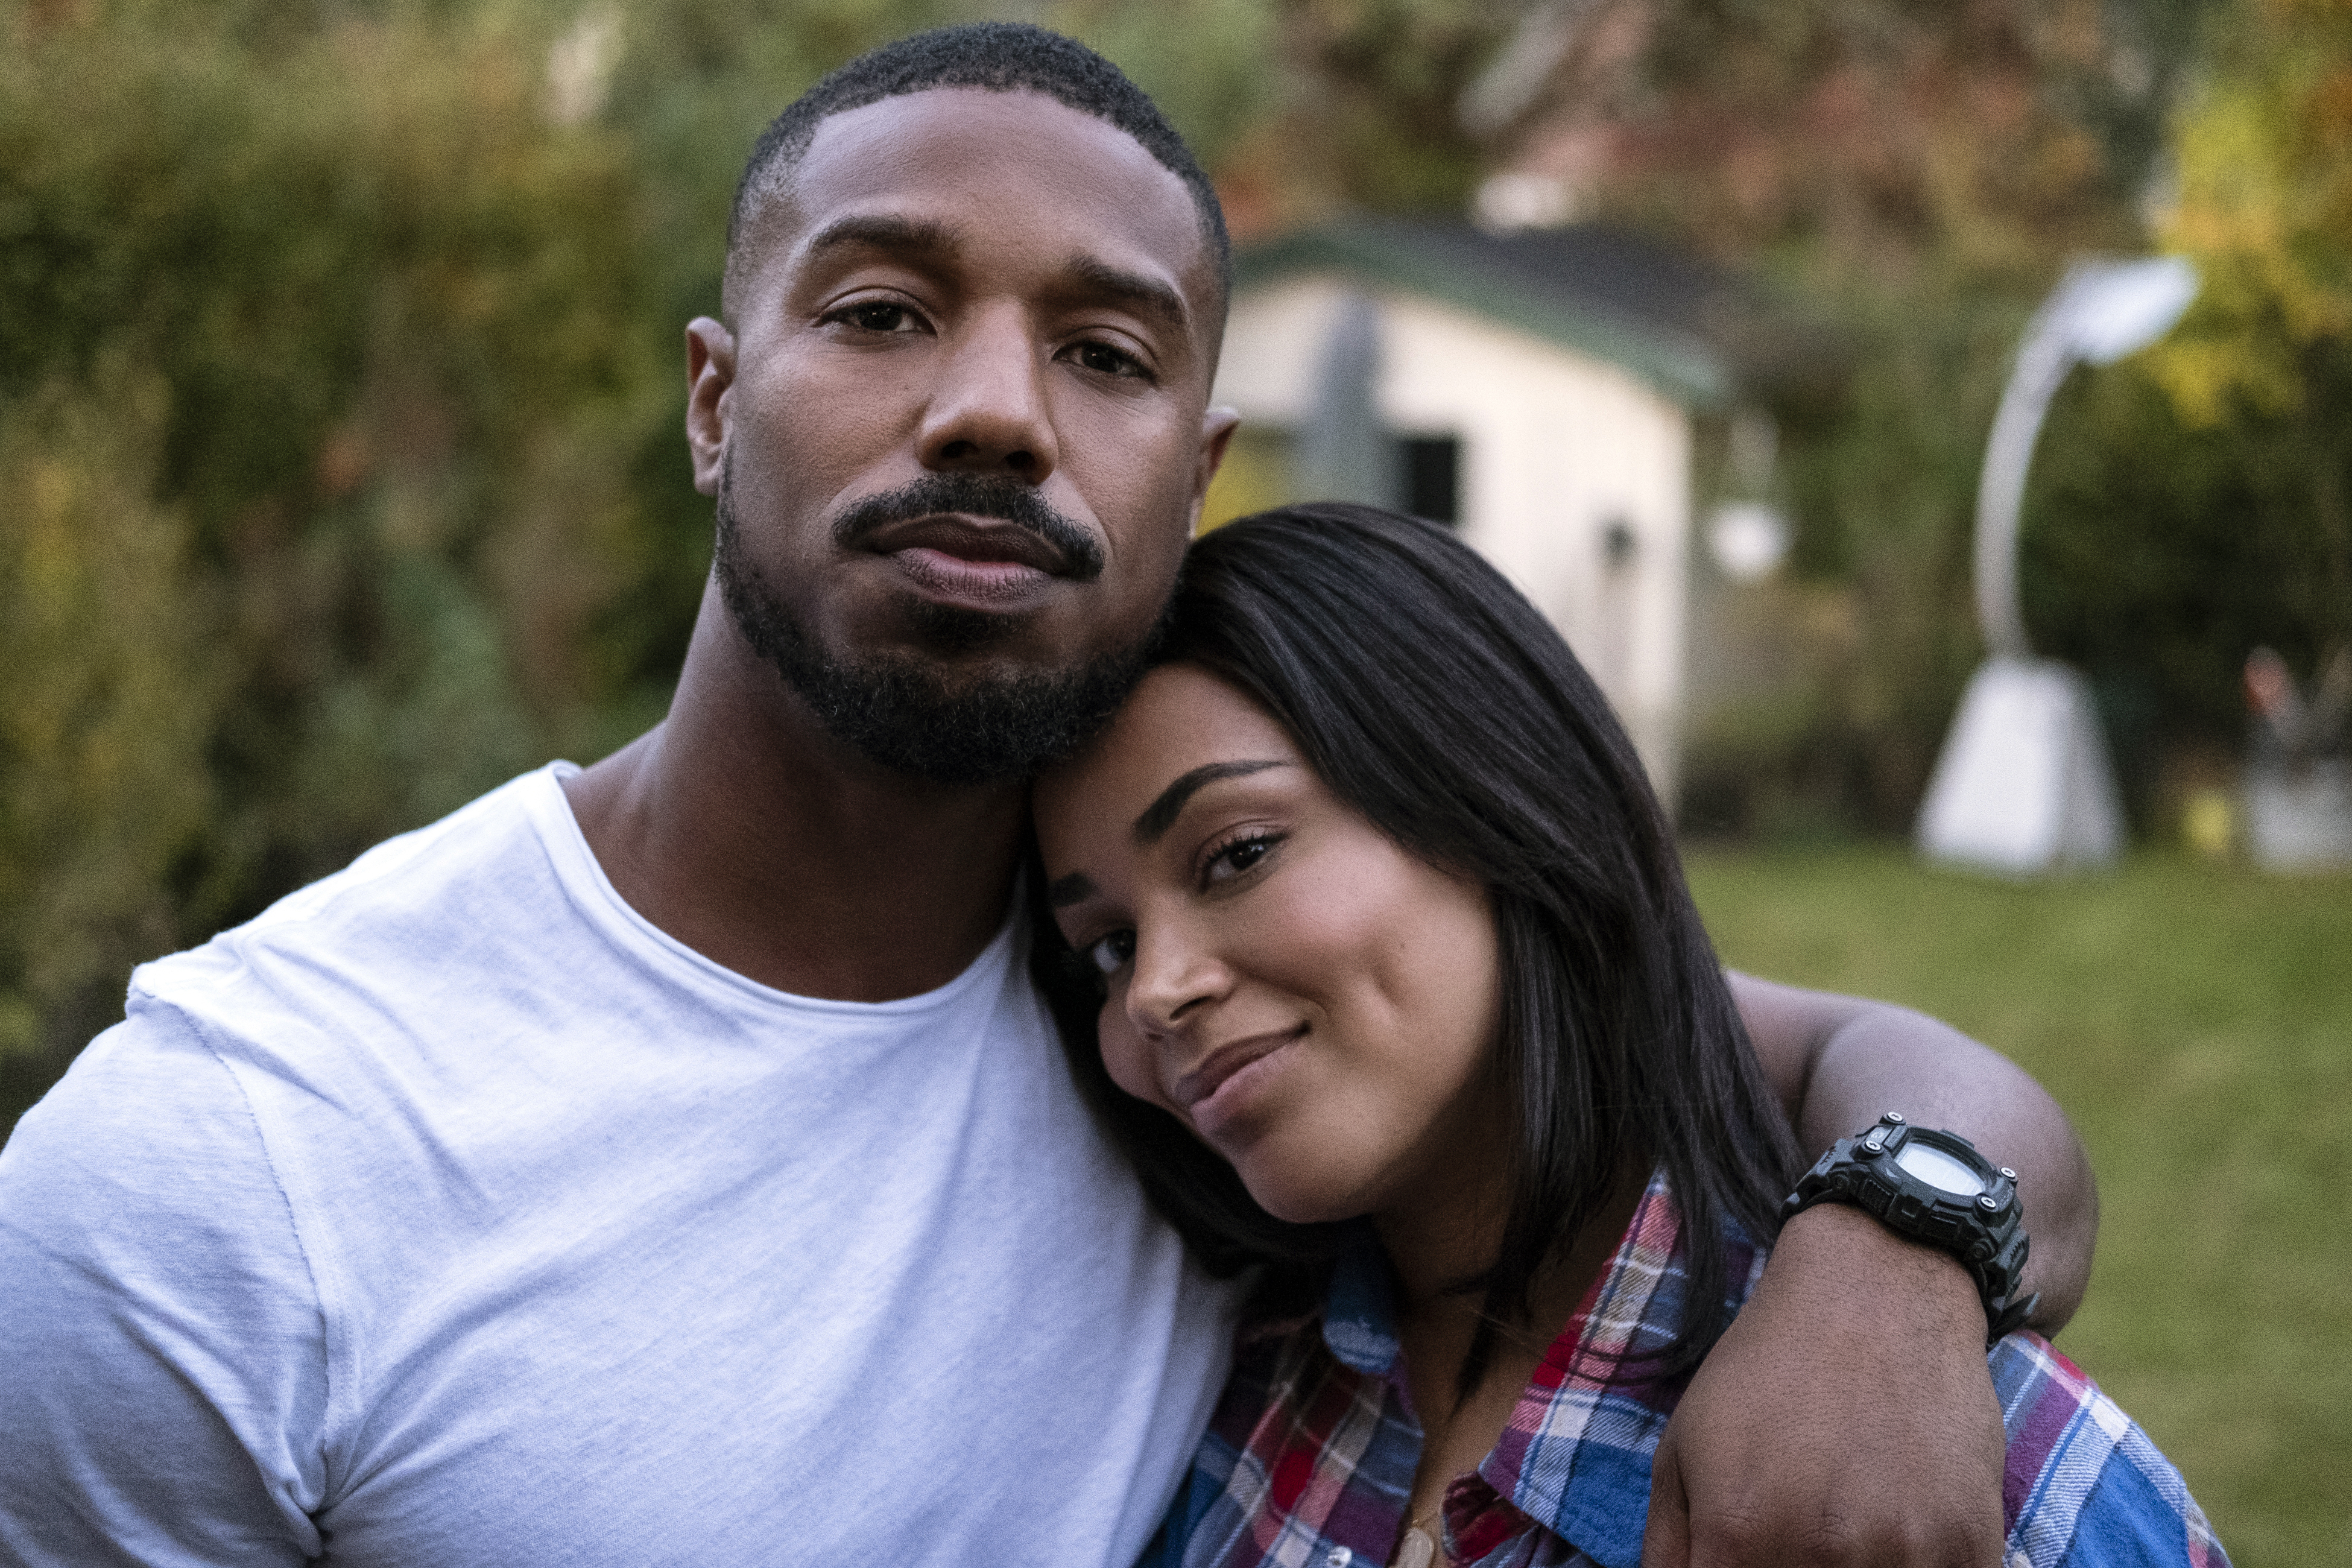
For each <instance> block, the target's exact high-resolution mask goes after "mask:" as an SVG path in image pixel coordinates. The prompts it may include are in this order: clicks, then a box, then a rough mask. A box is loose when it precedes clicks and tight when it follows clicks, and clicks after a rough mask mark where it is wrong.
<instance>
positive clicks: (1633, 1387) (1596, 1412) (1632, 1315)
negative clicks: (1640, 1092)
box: [1323, 1171, 1764, 1568]
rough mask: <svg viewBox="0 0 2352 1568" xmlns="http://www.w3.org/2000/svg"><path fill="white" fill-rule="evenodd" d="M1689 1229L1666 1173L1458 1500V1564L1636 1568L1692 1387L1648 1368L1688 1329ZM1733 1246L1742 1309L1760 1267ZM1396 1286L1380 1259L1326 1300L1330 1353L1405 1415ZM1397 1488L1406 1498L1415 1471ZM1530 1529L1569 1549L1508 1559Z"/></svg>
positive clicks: (1371, 1254)
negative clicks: (1670, 1428)
mask: <svg viewBox="0 0 2352 1568" xmlns="http://www.w3.org/2000/svg"><path fill="white" fill-rule="evenodd" d="M1681 1229H1682V1222H1681V1216H1680V1214H1679V1211H1678V1210H1677V1209H1676V1208H1675V1202H1674V1198H1673V1195H1672V1194H1671V1193H1670V1192H1669V1191H1668V1189H1667V1186H1666V1180H1665V1173H1664V1171H1660V1172H1658V1173H1655V1174H1654V1175H1653V1176H1652V1177H1651V1178H1650V1183H1649V1185H1648V1187H1647V1188H1646V1189H1645V1190H1644V1191H1643V1194H1642V1199H1641V1202H1640V1204H1639V1205H1637V1206H1636V1207H1635V1209H1634V1211H1633V1221H1632V1223H1631V1224H1629V1225H1628V1226H1626V1229H1625V1235H1624V1237H1623V1239H1622V1241H1620V1242H1619V1244H1618V1247H1617V1251H1616V1253H1615V1254H1614V1255H1613V1256H1612V1258H1610V1260H1609V1264H1608V1267H1606V1268H1603V1269H1602V1270H1601V1274H1600V1276H1599V1277H1598V1278H1597V1279H1594V1280H1593V1282H1592V1285H1591V1288H1590V1289H1588V1290H1587V1291H1586V1292H1585V1297H1584V1300H1583V1302H1582V1304H1581V1305H1580V1306H1579V1307H1578V1308H1577V1310H1576V1313H1575V1315H1574V1316H1573V1317H1571V1318H1570V1319H1569V1321H1568V1323H1567V1325H1566V1327H1564V1328H1563V1329H1562V1330H1561V1331H1560V1333H1559V1338H1558V1339H1556V1340H1554V1341H1553V1342H1552V1345H1551V1349H1550V1350H1549V1352H1547V1353H1546V1355H1545V1357H1544V1360H1543V1362H1542V1363H1541V1364H1540V1365H1538V1367H1537V1368H1536V1372H1535V1375H1534V1377H1533V1378H1532V1379H1530V1380H1529V1382H1528V1386H1527V1388H1526V1389H1525V1391H1523V1392H1522V1393H1521V1394H1520V1395H1519V1399H1518V1403H1517V1405H1516V1406H1515V1407H1514V1408H1513V1410H1512V1412H1511V1417H1510V1420H1509V1422H1508V1423H1507V1425H1506V1426H1505V1427H1504V1429H1503V1435H1502V1437H1501V1439H1500V1440H1499V1441H1498V1442H1497V1443H1496V1446H1495V1448H1494V1450H1493V1452H1491V1453H1490V1454H1488V1455H1487V1457H1486V1461H1485V1462H1484V1463H1483V1464H1481V1465H1480V1466H1479V1467H1478V1469H1477V1472H1476V1474H1475V1475H1472V1476H1465V1477H1464V1478H1462V1479H1459V1480H1457V1481H1456V1482H1455V1483H1454V1486H1453V1487H1452V1488H1451V1489H1448V1491H1447V1493H1446V1497H1445V1510H1444V1519H1445V1530H1446V1533H1447V1536H1448V1542H1447V1550H1448V1552H1450V1553H1451V1554H1452V1555H1453V1556H1454V1558H1455V1560H1456V1561H1459V1562H1465V1563H1483V1562H1485V1561H1486V1560H1487V1559H1488V1558H1490V1557H1494V1556H1495V1555H1496V1553H1498V1552H1503V1556H1502V1558H1501V1559H1500V1560H1501V1561H1505V1562H1517V1561H1521V1560H1524V1561H1527V1562H1529V1563H1537V1562H1561V1561H1569V1562H1573V1561H1577V1560H1578V1559H1577V1558H1576V1557H1574V1556H1572V1555H1571V1556H1567V1557H1563V1556H1561V1555H1560V1553H1559V1548H1560V1547H1561V1546H1562V1545H1565V1546H1567V1547H1569V1548H1571V1549H1573V1551H1574V1552H1581V1553H1582V1554H1583V1555H1584V1556H1586V1557H1589V1558H1591V1559H1592V1560H1593V1561H1595V1562H1598V1563H1603V1564H1607V1565H1608V1568H1633V1565H1635V1564H1637V1563H1640V1561H1641V1557H1642V1530H1643V1523H1644V1521H1645V1520H1646V1519H1647V1517H1648V1514H1649V1506H1650V1460H1651V1457H1652V1456H1653V1455H1654V1453H1655V1452H1656V1451H1657V1447H1658V1440H1659V1438H1660V1437H1661V1436H1663V1435H1664V1431H1665V1426H1666V1418H1667V1417H1668V1416H1669V1415H1673V1414H1674V1408H1675V1402H1676V1401H1677V1400H1678V1399H1679V1398H1680V1397H1681V1395H1682V1390H1683V1386H1684V1384H1685V1382H1686V1381H1687V1378H1686V1377H1685V1378H1675V1379H1671V1380H1663V1381H1662V1380H1660V1379H1658V1378H1657V1377H1655V1376H1654V1375H1653V1374H1652V1372H1651V1370H1650V1368H1651V1366H1652V1365H1653V1364H1654V1363H1650V1362H1649V1361H1648V1359H1647V1357H1648V1356H1649V1354H1650V1353H1651V1352H1655V1351H1656V1350H1657V1349H1659V1348H1660V1347H1661V1346H1663V1345H1664V1344H1665V1343H1667V1342H1669V1341H1670V1340H1671V1339H1672V1338H1673V1337H1674V1331H1675V1324H1676V1323H1677V1322H1678V1321H1679V1320H1680V1318H1681V1314H1682V1303H1683V1295H1684V1290H1685V1286H1686V1284H1687V1279H1686V1276H1685V1273H1684V1271H1683V1269H1682V1267H1681V1265H1680V1264H1679V1263H1678V1262H1677V1261H1676V1260H1675V1240H1676V1238H1677V1237H1678V1236H1679V1235H1680V1234H1681ZM1729 1247H1730V1258H1729V1262H1730V1266H1731V1267H1730V1279H1731V1295H1732V1298H1733V1300H1735V1301H1739V1300H1746V1299H1747V1297H1748V1293H1749V1292H1750V1291H1751V1290H1752V1289H1754V1288H1755V1283H1756V1279H1757V1277H1758V1276H1759V1274H1760V1273H1761V1272H1762V1270H1763V1266H1764V1254H1763V1253H1762V1252H1761V1251H1760V1250H1759V1249H1758V1248H1757V1247H1753V1246H1752V1245H1748V1244H1747V1243H1745V1242H1742V1241H1738V1240H1734V1241H1732V1242H1730V1244H1729ZM1389 1279H1390V1277H1389V1270H1388V1266H1387V1264H1386V1262H1385V1261H1384V1260H1383V1259H1382V1258H1381V1255H1380V1252H1379V1250H1378V1248H1377V1247H1375V1246H1371V1245H1369V1244H1367V1245H1366V1246H1364V1247H1360V1248H1359V1249H1357V1250H1355V1251H1352V1252H1350V1253H1349V1254H1348V1255H1347V1256H1346V1257H1345V1258H1342V1259H1341V1261H1340V1263H1339V1268H1338V1270H1337V1272H1336V1273H1335V1274H1334V1275H1333V1277H1332V1281H1331V1286H1330V1289H1329V1292H1328V1295H1327V1297H1326V1300H1325V1304H1324V1313H1323V1340H1324V1343H1325V1344H1326V1345H1327V1346H1328V1348H1329V1350H1330V1352H1331V1354H1332V1355H1333V1356H1334V1357H1336V1358H1337V1359H1338V1360H1339V1362H1340V1363H1342V1364H1344V1365H1346V1366H1349V1367H1350V1368H1353V1369H1354V1370H1355V1371H1357V1372H1359V1373H1364V1374H1365V1375H1366V1376H1368V1377H1373V1378H1378V1379H1380V1380H1381V1381H1382V1382H1383V1383H1385V1384H1388V1385H1389V1387H1390V1388H1391V1389H1392V1390H1393V1391H1394V1395H1395V1397H1396V1398H1397V1399H1398V1400H1399V1401H1400V1402H1401V1403H1402V1405H1405V1407H1406V1408H1408V1409H1409V1408H1410V1405H1411V1396H1410V1394H1408V1393H1407V1392H1406V1388H1405V1378H1404V1367H1403V1357H1402V1347H1401V1346H1400V1345H1399V1343H1398V1341H1397V1335H1396V1329H1395V1310H1394V1301H1393V1297H1392V1296H1391V1288H1390V1283H1389ZM1416 1447H1417V1446H1416ZM1365 1457H1366V1458H1372V1457H1373V1456H1372V1455H1370V1454H1367V1455H1366V1456H1365ZM1367 1479H1370V1478H1367ZM1398 1479H1399V1480H1400V1481H1401V1483H1402V1487H1403V1488H1404V1489H1406V1490H1410V1489H1411V1485H1412V1475H1411V1473H1410V1472H1409V1471H1408V1472H1407V1473H1405V1474H1404V1475H1402V1477H1401V1478H1398ZM1531 1525H1532V1526H1540V1527H1542V1530H1543V1531H1548V1532H1549V1534H1550V1535H1552V1536H1556V1537H1558V1538H1559V1539H1558V1540H1557V1541H1554V1542H1543V1541H1540V1540H1522V1541H1521V1544H1522V1550H1521V1551H1518V1552H1504V1548H1505V1547H1506V1546H1507V1545H1508V1544H1510V1543H1511V1542H1514V1541H1515V1540H1520V1539H1521V1538H1525V1537H1528V1536H1529V1534H1530V1533H1531V1532H1530V1529H1529V1527H1530V1526H1531Z"/></svg>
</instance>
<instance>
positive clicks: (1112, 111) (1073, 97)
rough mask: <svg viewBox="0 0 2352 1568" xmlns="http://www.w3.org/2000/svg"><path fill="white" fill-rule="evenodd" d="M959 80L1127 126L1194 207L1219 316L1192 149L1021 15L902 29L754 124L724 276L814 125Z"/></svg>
mask: <svg viewBox="0 0 2352 1568" xmlns="http://www.w3.org/2000/svg"><path fill="white" fill-rule="evenodd" d="M958 87H965V88H980V89H984V90H986V91H990V92H1013V91H1016V90H1027V91H1030V92H1039V93H1043V94H1045V96H1046V97H1048V98H1050V99H1053V100H1055V101H1056V102H1058V103H1063V104H1066V105H1068V106H1069V107H1070V108H1072V109H1075V110H1077V111H1078V112H1079V113H1081V114H1091V115H1093V116H1094V117H1095V118H1096V119H1097V120H1100V121H1105V122H1106V123H1108V124H1110V125H1115V126H1117V127H1118V129H1119V130H1121V131H1124V132H1127V133H1128V134H1129V136H1132V137H1134V138H1135V140H1136V141H1137V142H1139V143H1141V144H1142V147H1143V150H1144V151H1145V152H1147V153H1150V154H1151V155H1152V157H1154V158H1156V159H1158V160H1159V162H1160V165H1161V166H1162V167H1163V168H1165V169H1167V170H1168V172H1169V173H1171V174H1174V175H1175V176H1176V177H1177V178H1178V179H1180V180H1181V181H1183V182H1184V186H1185V189H1187V190H1188V191H1190V192H1191V193H1192V205H1193V207H1194V208H1195V209H1196V210H1197V211H1198V212H1199V214H1200V216H1201V237H1202V243H1203V244H1205V245H1206V247H1208V252H1209V259H1210V264H1211V267H1212V268H1213V271H1214V274H1215V277H1216V283H1217V299H1216V308H1215V310H1213V312H1212V313H1211V318H1210V323H1209V324H1210V325H1211V327H1212V329H1214V328H1215V327H1216V326H1217V325H1218V324H1219V323H1220V321H1221V320H1222V318H1223V314H1224V302H1225V299H1226V297H1227V296H1228V295H1229V294H1231V293H1232V291H1233V274H1234V255H1233V242H1232V240H1231V239H1230V238H1228V237H1227V236H1226V234H1225V215H1224V210H1223V208H1222V207H1221V206H1219V205H1218V204H1217V191H1216V187H1215V186H1214V185H1213V184H1210V183H1209V176H1208V174H1206V173H1205V172H1203V171H1202V168H1201V164H1200V162H1199V160H1197V159H1196V158H1194V157H1193V156H1192V149H1191V148H1189V147H1187V146H1185V145H1184V139H1183V138H1182V137H1181V136H1179V135H1178V134H1176V128H1175V127H1174V126H1172V125H1171V124H1169V123H1168V121H1167V117H1166V116H1164V115H1162V114H1161V113H1160V106H1159V105H1157V104H1155V103H1153V102H1152V101H1151V100H1150V96H1149V95H1147V94H1146V93H1145V92H1144V90H1143V89H1141V88H1139V87H1138V86H1136V85H1135V83H1133V82H1131V81H1129V79H1127V73H1126V72H1124V71H1122V70H1120V69H1119V68H1118V67H1117V66H1115V65H1113V64H1111V63H1110V61H1108V60H1107V59H1105V58H1102V56H1100V55H1098V54H1097V53H1095V52H1094V50H1092V49H1090V48H1088V47H1086V46H1085V45H1084V44H1081V43H1079V42H1077V41H1076V39H1074V38H1066V37H1063V36H1062V35H1061V34H1059V33H1055V32H1049V31H1047V30H1046V29H1045V28H1044V27H1035V26H1029V25H1028V24H1027V23H1024V22H978V23H973V24H971V25H969V26H956V27H939V28H935V29H933V30H932V31H930V32H928V33H917V34H915V35H914V36H913V37H907V38H900V39H898V41H897V42H896V43H889V44H885V45H883V46H882V47H880V48H877V49H872V50H868V51H867V52H866V53H865V54H862V55H860V56H858V57H857V58H856V59H854V60H852V61H850V62H849V63H848V64H847V65H845V66H843V67H842V68H840V69H838V70H836V71H835V72H833V73H832V74H831V75H830V76H827V77H826V78H825V79H824V80H823V81H820V82H818V83H817V84H816V85H815V86H814V87H813V88H811V89H808V90H807V91H806V92H804V93H803V94H801V96H800V97H798V98H797V99H794V100H793V102H792V103H791V105H790V106H789V107H787V108H786V109H785V110H784V111H783V112H782V114H779V115H777V116H776V118H775V120H774V121H772V122H771V123H770V125H769V126H768V128H767V130H765V131H763V132H761V133H760V140H759V141H758V142H755V143H753V145H752V148H751V159H750V161H749V162H748V163H745V164H744V166H743V178H742V180H741V182H740V184H737V185H736V187H735V207H734V211H733V212H732V213H731V214H730V215H729V217H728V220H727V272H728V276H729V279H730V281H731V280H732V279H733V278H734V277H735V275H736V268H737V266H738V265H739V261H740V258H739V257H738V255H737V247H739V246H740V245H741V244H742V243H743V241H744V239H745V238H746V237H747V235H748V233H749V232H750V230H751V228H753V227H754V224H753V222H752V219H753V216H754V215H755V214H756V212H757V210H758V208H759V206H760V205H761V203H762V202H765V201H768V200H771V199H772V198H773V197H774V196H775V195H778V194H779V193H780V191H781V190H782V186H783V184H784V182H785V181H786V180H788V179H789V178H790V177H791V174H792V171H793V166H794V165H795V164H797V163H799V162H800V160H801V155H802V154H803V153H806V152H807V151H808V148H809V143H810V142H812V141H814V139H815V136H816V128H817V127H818V125H820V124H822V123H823V122H824V121H826V120H829V119H831V118H832V117H833V116H834V115H836V114H842V113H845V112H847V111H848V110H853V109H863V108H865V107H866V105H867V104H869V103H879V102H880V101H881V100H884V99H886V98H903V97H905V96H906V95H908V94H909V93H916V92H926V91H929V90H930V89H933V88H958Z"/></svg>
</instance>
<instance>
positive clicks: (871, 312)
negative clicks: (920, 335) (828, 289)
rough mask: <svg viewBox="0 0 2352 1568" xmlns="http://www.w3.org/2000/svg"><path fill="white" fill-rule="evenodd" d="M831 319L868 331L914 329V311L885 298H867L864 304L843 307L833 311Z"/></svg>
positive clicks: (906, 330) (907, 330) (909, 330)
mask: <svg viewBox="0 0 2352 1568" xmlns="http://www.w3.org/2000/svg"><path fill="white" fill-rule="evenodd" d="M833 319H834V320H835V321H846V322H848V323H849V324H850V325H851V326H853V327H859V328H863V329H864V330H865V331H869V332H911V331H914V330H915V312H914V311H912V310H908V309H907V307H906V306H904V305H894V304H892V303H890V301H888V300H867V301H866V302H865V303H864V304H859V305H850V306H847V307H845V308H844V309H842V310H836V311H835V312H834V315H833Z"/></svg>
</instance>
